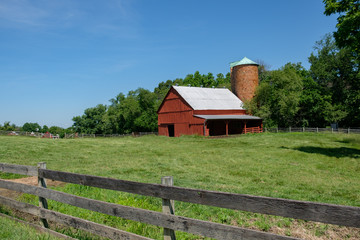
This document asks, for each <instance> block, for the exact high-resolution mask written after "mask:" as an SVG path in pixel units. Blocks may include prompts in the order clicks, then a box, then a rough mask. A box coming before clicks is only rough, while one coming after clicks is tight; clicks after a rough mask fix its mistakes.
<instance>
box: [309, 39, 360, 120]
mask: <svg viewBox="0 0 360 240" xmlns="http://www.w3.org/2000/svg"><path fill="white" fill-rule="evenodd" d="M314 49H315V52H313V53H311V56H310V57H309V62H310V64H311V66H310V76H311V77H312V78H313V79H314V81H315V82H316V83H318V84H319V85H320V86H321V94H322V95H323V96H326V97H327V98H330V99H329V100H327V101H328V102H329V103H330V104H332V105H333V106H336V109H337V110H341V111H343V112H346V113H347V114H341V116H346V117H343V120H342V121H340V123H341V124H342V125H345V126H359V125H360V101H359V100H360V97H359V96H360V74H359V64H358V63H357V61H356V59H355V58H354V56H353V54H352V52H351V51H350V50H349V49H348V48H343V49H339V48H338V47H337V46H336V44H335V40H334V39H333V37H332V36H331V35H330V34H328V35H326V36H325V37H324V38H323V39H322V40H320V41H318V42H316V45H315V47H314ZM327 108H329V107H327Z"/></svg>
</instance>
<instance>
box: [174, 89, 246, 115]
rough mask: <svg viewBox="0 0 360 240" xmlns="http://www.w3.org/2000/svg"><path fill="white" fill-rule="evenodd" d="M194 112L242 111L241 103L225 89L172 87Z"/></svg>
mask: <svg viewBox="0 0 360 240" xmlns="http://www.w3.org/2000/svg"><path fill="white" fill-rule="evenodd" d="M173 88H174V89H175V90H176V91H177V92H178V93H179V94H180V95H181V96H182V97H183V98H184V100H185V101H186V102H187V103H188V104H189V105H190V106H191V107H192V108H193V109H194V110H230V109H233V110H242V109H243V102H242V101H241V100H240V99H239V98H238V97H237V96H235V95H234V94H233V93H232V92H231V91H230V90H229V89H226V88H200V87H184V86H173Z"/></svg>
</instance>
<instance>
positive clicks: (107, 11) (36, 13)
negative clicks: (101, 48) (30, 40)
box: [0, 0, 137, 38]
mask: <svg viewBox="0 0 360 240" xmlns="http://www.w3.org/2000/svg"><path fill="white" fill-rule="evenodd" d="M136 25H137V17H136V12H135V11H134V9H133V7H132V2H131V1H128V0H110V1H103V2H101V1H80V0H78V1H75V0H51V1H49V0H0V28H18V29H19V28H22V29H26V30H31V29H33V28H35V29H36V30H51V31H54V30H55V31H56V30H57V29H75V30H78V31H84V32H88V33H92V34H93V33H95V34H96V33H99V34H104V33H105V34H112V35H115V36H120V37H125V38H129V37H130V38H132V37H134V36H135V35H136V30H135V28H136Z"/></svg>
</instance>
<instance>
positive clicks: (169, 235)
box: [161, 176, 176, 240]
mask: <svg viewBox="0 0 360 240" xmlns="http://www.w3.org/2000/svg"><path fill="white" fill-rule="evenodd" d="M161 184H162V185H166V186H173V185H174V180H173V177H172V176H168V177H162V178H161ZM162 211H163V213H166V214H172V215H174V214H175V207H174V200H170V199H164V198H163V200H162ZM175 239H176V236H175V231H174V230H172V229H169V228H164V240H175Z"/></svg>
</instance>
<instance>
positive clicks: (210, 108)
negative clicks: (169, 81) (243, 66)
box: [158, 86, 262, 137]
mask: <svg viewBox="0 0 360 240" xmlns="http://www.w3.org/2000/svg"><path fill="white" fill-rule="evenodd" d="M242 106H243V103H242V101H241V100H240V99H239V98H238V97H236V96H235V95H234V94H233V93H232V92H231V91H229V90H228V89H225V88H199V87H183V86H172V87H171V88H170V90H169V92H168V94H167V95H166V97H165V99H164V101H163V102H162V104H161V105H160V107H159V110H158V129H159V135H165V136H170V137H178V136H181V135H191V134H198V135H204V136H217V135H229V134H241V133H248V132H261V131H262V120H261V118H258V117H255V116H250V115H246V110H245V109H243V107H242Z"/></svg>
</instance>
